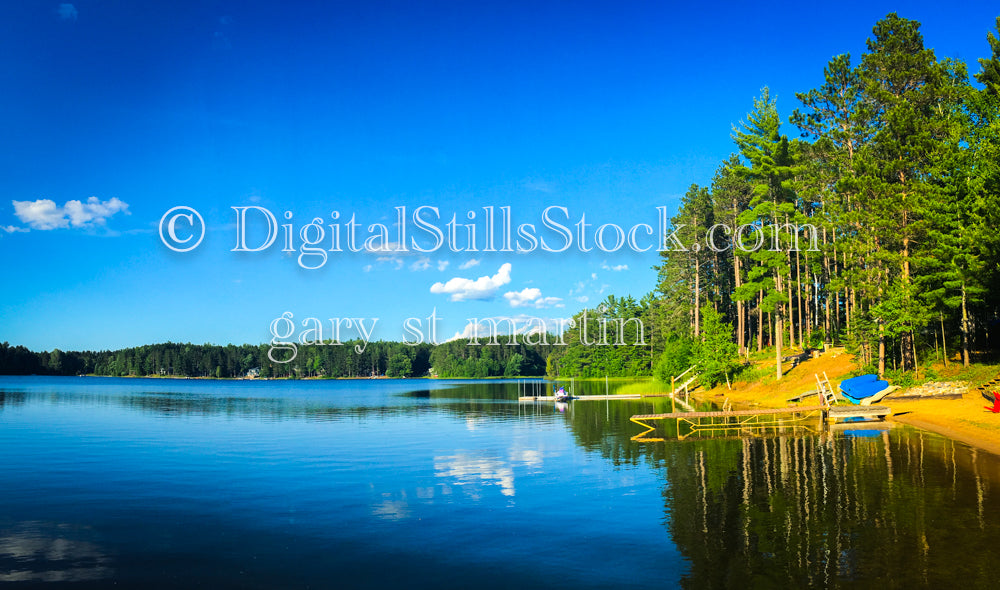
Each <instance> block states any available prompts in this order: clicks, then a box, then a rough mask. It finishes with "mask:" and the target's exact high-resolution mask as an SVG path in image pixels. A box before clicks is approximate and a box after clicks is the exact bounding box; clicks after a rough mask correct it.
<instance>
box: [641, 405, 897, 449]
mask: <svg viewBox="0 0 1000 590" xmlns="http://www.w3.org/2000/svg"><path fill="white" fill-rule="evenodd" d="M891 414H892V410H891V409H890V408H887V407H885V406H827V405H815V406H789V407H785V408H761V409H754V410H731V411H723V412H671V413H668V414H637V415H635V416H632V417H631V418H630V419H631V420H632V422H635V423H636V424H638V425H640V426H642V427H644V428H646V430H645V431H643V432H641V433H639V434H637V435H635V436H633V437H632V440H635V441H640V442H648V441H656V440H662V439H657V438H650V437H649V436H648V435H649V433H651V432H653V431H654V430H655V429H656V425H655V424H649V423H648V422H650V421H655V420H677V438H678V439H680V440H683V439H685V438H687V437H688V436H691V435H692V434H706V433H707V434H715V433H728V434H732V433H733V432H736V431H738V432H740V433H744V434H757V433H758V432H760V431H763V430H766V429H773V428H788V427H793V428H795V427H802V426H803V423H804V422H805V421H806V420H809V419H815V418H816V416H820V417H821V419H822V421H823V422H826V423H828V424H837V423H838V422H843V421H845V420H848V419H856V420H864V421H881V420H885V418H886V417H887V416H889V415H891ZM682 424H683V425H684V426H685V427H684V428H682V427H681V426H682Z"/></svg>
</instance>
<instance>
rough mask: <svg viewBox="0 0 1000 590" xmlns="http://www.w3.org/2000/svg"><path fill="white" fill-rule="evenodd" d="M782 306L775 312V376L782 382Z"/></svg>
mask: <svg viewBox="0 0 1000 590" xmlns="http://www.w3.org/2000/svg"><path fill="white" fill-rule="evenodd" d="M781 331H782V326H781V306H780V305H779V306H777V307H776V309H775V312H774V362H775V375H774V378H775V379H776V380H777V381H781V373H782V371H781Z"/></svg>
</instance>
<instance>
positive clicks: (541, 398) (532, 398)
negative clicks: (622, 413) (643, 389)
mask: <svg viewBox="0 0 1000 590" xmlns="http://www.w3.org/2000/svg"><path fill="white" fill-rule="evenodd" d="M667 395H668V394H665V393H663V394H652V395H640V394H638V393H623V394H621V395H575V396H573V397H572V398H570V399H571V400H572V401H575V402H577V401H605V400H612V399H642V398H644V397H666V396H667ZM517 401H519V402H554V401H556V396H554V395H522V396H519V397H518V398H517Z"/></svg>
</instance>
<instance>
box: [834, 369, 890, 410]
mask: <svg viewBox="0 0 1000 590" xmlns="http://www.w3.org/2000/svg"><path fill="white" fill-rule="evenodd" d="M886 390H890V388H889V382H888V381H882V380H881V379H879V378H878V375H861V376H859V377H852V378H850V379H845V380H843V381H841V382H840V394H841V395H843V396H844V398H845V399H846V400H847V401H849V402H851V403H852V404H859V405H868V404H869V403H871V402H872V401H875V400H873V399H872V398H874V397H875V396H876V395H877V394H883V393H887V391H886ZM890 391H891V390H890ZM882 397H884V395H883V396H882ZM879 399H881V397H880V398H879Z"/></svg>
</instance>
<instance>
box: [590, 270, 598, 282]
mask: <svg viewBox="0 0 1000 590" xmlns="http://www.w3.org/2000/svg"><path fill="white" fill-rule="evenodd" d="M590 280H592V281H596V280H597V273H596V272H592V273H590Z"/></svg>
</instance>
